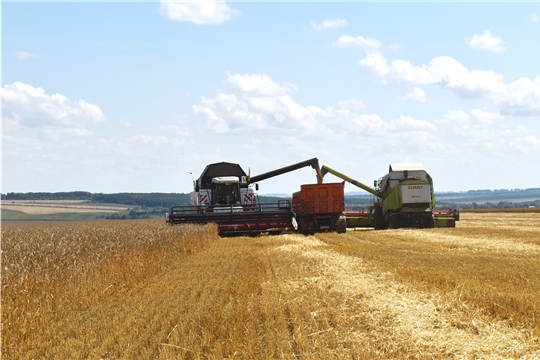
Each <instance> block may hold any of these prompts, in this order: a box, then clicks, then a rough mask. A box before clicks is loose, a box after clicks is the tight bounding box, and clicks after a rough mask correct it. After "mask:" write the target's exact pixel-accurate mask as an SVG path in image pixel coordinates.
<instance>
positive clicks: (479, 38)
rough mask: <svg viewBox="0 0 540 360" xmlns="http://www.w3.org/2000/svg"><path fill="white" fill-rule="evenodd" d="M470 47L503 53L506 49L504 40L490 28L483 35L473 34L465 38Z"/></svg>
mask: <svg viewBox="0 0 540 360" xmlns="http://www.w3.org/2000/svg"><path fill="white" fill-rule="evenodd" d="M465 42H466V43H467V45H468V46H469V48H471V49H474V50H482V51H490V52H494V53H501V52H503V51H504V50H505V47H504V46H502V43H503V40H502V39H501V38H500V37H498V36H493V35H492V34H491V32H490V31H489V30H484V33H483V34H482V35H473V36H472V37H471V38H467V39H465Z"/></svg>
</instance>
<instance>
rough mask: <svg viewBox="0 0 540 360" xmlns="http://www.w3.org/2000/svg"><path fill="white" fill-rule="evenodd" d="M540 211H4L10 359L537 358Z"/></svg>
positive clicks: (5, 348)
mask: <svg viewBox="0 0 540 360" xmlns="http://www.w3.org/2000/svg"><path fill="white" fill-rule="evenodd" d="M539 221H540V213H522V214H520V213H496V214H484V213H462V218H461V221H460V222H459V223H458V225H457V227H456V228H441V229H421V230H418V229H416V230H412V229H410V230H409V229H399V230H385V231H374V230H370V229H363V230H358V231H351V229H349V230H348V231H347V233H346V234H335V233H318V234H315V235H314V236H303V235H298V234H284V235H279V236H260V237H255V238H250V237H233V238H219V237H218V236H217V234H216V228H215V227H214V226H213V225H207V226H196V225H188V226H167V225H165V224H164V222H163V221H161V220H137V221H121V222H114V221H88V222H47V223H45V222H41V223H40V222H35V223H3V224H2V294H1V296H2V358H5V359H32V358H35V359H57V358H58V359H64V358H66V359H67V358H73V359H75V358H77V359H84V358H88V359H102V358H103V359H104V358H114V359H134V358H142V359H224V358H227V359H297V358H303V359H368V358H371V359H372V358H378V359H396V358H397V359H507V358H516V359H519V358H522V359H538V358H540V340H539V339H540V291H538V289H540V227H539Z"/></svg>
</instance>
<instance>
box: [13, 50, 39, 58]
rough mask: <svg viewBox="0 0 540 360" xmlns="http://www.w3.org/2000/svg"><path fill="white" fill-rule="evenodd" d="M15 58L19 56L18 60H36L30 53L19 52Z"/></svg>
mask: <svg viewBox="0 0 540 360" xmlns="http://www.w3.org/2000/svg"><path fill="white" fill-rule="evenodd" d="M15 56H17V59H19V60H27V59H31V58H35V57H36V55H34V54H32V53H30V52H28V51H19V52H17V53H16V54H15Z"/></svg>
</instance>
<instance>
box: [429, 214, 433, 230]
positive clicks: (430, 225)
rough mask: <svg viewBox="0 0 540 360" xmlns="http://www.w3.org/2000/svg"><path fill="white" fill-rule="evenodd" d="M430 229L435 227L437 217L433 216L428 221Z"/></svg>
mask: <svg viewBox="0 0 540 360" xmlns="http://www.w3.org/2000/svg"><path fill="white" fill-rule="evenodd" d="M428 227H429V228H430V229H432V228H434V227H435V217H434V216H433V215H431V216H430V217H429V219H428Z"/></svg>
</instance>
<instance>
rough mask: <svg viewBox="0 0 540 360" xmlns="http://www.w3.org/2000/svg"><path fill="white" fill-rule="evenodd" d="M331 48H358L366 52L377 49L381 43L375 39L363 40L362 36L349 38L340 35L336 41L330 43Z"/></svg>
mask: <svg viewBox="0 0 540 360" xmlns="http://www.w3.org/2000/svg"><path fill="white" fill-rule="evenodd" d="M332 46H333V47H337V48H344V47H360V48H363V49H366V50H369V49H377V48H379V47H380V46H381V43H380V42H379V40H377V39H373V38H365V37H363V36H356V37H354V36H349V35H342V36H340V37H339V39H338V40H337V41H335V42H334V43H332Z"/></svg>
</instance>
